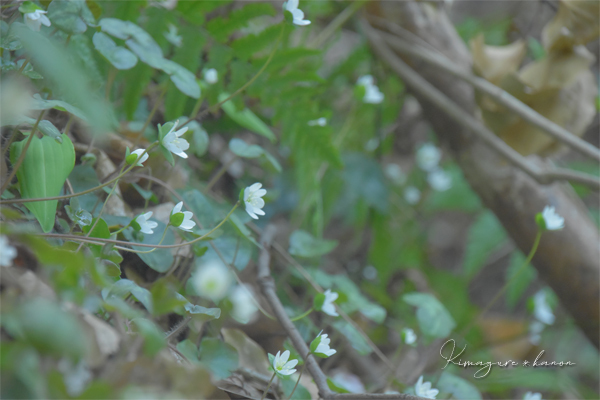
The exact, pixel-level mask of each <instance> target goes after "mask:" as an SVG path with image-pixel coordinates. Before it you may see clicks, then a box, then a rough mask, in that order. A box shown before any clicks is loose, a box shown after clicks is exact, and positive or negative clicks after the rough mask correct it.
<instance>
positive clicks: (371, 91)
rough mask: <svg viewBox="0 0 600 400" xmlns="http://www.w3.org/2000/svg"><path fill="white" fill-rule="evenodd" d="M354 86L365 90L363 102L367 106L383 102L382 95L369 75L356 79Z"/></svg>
mask: <svg viewBox="0 0 600 400" xmlns="http://www.w3.org/2000/svg"><path fill="white" fill-rule="evenodd" d="M356 84H357V85H359V86H362V87H364V88H365V96H364V97H363V102H364V103H368V104H379V103H381V102H382V101H383V99H384V97H385V96H384V95H383V93H381V91H380V90H379V88H378V87H377V86H376V85H375V80H374V79H373V76H371V75H363V76H361V77H360V78H358V81H356Z"/></svg>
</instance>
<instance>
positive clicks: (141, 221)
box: [135, 211, 158, 235]
mask: <svg viewBox="0 0 600 400" xmlns="http://www.w3.org/2000/svg"><path fill="white" fill-rule="evenodd" d="M151 216H152V211H149V212H147V213H146V214H141V215H138V216H137V217H136V218H135V222H137V224H138V225H139V226H140V232H142V233H147V234H148V235H151V234H153V233H154V231H153V229H154V228H156V227H157V226H158V223H156V222H154V221H149V218H150V217H151Z"/></svg>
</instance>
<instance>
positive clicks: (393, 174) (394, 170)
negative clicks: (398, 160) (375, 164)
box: [383, 163, 406, 186]
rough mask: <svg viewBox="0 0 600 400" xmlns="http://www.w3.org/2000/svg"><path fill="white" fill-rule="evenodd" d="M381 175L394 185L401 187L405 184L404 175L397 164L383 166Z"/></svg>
mask: <svg viewBox="0 0 600 400" xmlns="http://www.w3.org/2000/svg"><path fill="white" fill-rule="evenodd" d="M383 173H384V174H385V176H387V178H388V179H389V180H390V181H392V182H393V183H394V185H398V186H400V185H403V184H404V183H405V182H406V175H405V174H404V172H402V168H400V166H399V165H398V164H394V163H390V164H388V165H386V166H385V168H384V169H383Z"/></svg>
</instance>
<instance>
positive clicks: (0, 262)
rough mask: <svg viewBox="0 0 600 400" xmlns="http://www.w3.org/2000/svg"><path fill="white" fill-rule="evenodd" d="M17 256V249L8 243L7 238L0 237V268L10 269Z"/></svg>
mask: <svg viewBox="0 0 600 400" xmlns="http://www.w3.org/2000/svg"><path fill="white" fill-rule="evenodd" d="M16 256H17V249H15V248H14V247H13V246H11V245H10V244H9V243H8V238H7V237H6V236H4V235H2V236H0V266H3V267H10V266H11V265H12V262H13V260H14V258H15V257H16Z"/></svg>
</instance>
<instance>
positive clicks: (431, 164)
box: [417, 143, 442, 172]
mask: <svg viewBox="0 0 600 400" xmlns="http://www.w3.org/2000/svg"><path fill="white" fill-rule="evenodd" d="M441 159H442V152H441V151H440V149H438V148H437V147H436V146H435V145H434V144H433V143H425V144H424V145H423V146H421V147H420V148H419V150H417V165H418V166H419V168H421V169H422V170H423V171H428V172H429V171H433V170H434V169H435V168H436V167H437V166H438V163H439V162H440V160H441Z"/></svg>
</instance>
